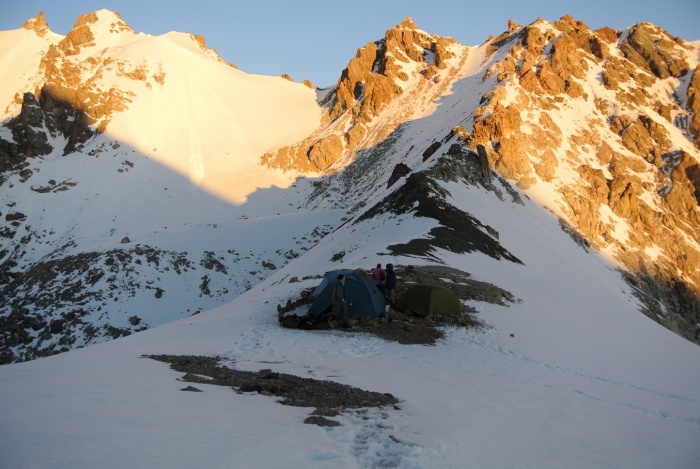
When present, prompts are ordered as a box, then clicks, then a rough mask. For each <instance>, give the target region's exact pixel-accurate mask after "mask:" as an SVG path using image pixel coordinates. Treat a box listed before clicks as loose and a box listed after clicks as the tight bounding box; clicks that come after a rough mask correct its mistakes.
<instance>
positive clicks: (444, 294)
mask: <svg viewBox="0 0 700 469" xmlns="http://www.w3.org/2000/svg"><path fill="white" fill-rule="evenodd" d="M399 308H401V309H403V310H406V311H411V312H412V313H414V314H416V315H417V316H420V317H423V318H424V317H427V316H436V315H443V316H446V315H453V314H461V313H462V302H461V301H460V300H459V298H458V297H457V295H455V294H454V293H453V292H452V290H450V289H449V288H445V287H441V286H438V285H413V286H411V287H408V288H407V289H406V291H405V292H404V293H403V294H402V295H401V298H399Z"/></svg>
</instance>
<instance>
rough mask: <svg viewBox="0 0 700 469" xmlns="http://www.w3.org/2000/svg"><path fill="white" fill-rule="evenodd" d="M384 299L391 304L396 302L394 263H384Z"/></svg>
mask: <svg viewBox="0 0 700 469" xmlns="http://www.w3.org/2000/svg"><path fill="white" fill-rule="evenodd" d="M384 286H385V288H386V295H385V297H386V299H387V301H389V303H391V304H395V303H396V272H394V264H387V265H386V282H385V285H384Z"/></svg>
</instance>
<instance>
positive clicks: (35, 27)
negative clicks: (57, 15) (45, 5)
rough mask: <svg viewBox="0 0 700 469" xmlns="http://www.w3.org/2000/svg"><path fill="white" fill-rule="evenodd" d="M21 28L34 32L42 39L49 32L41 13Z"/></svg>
mask: <svg viewBox="0 0 700 469" xmlns="http://www.w3.org/2000/svg"><path fill="white" fill-rule="evenodd" d="M22 27H23V28H24V29H29V30H30V31H34V32H35V33H36V34H37V36H39V37H44V36H45V35H46V33H48V32H49V31H50V30H49V25H48V23H47V22H46V17H45V16H44V12H43V11H40V12H39V13H37V15H36V17H35V18H31V19H29V20H27V21H26V22H25V23H24V25H23V26H22Z"/></svg>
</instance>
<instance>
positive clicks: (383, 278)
mask: <svg viewBox="0 0 700 469" xmlns="http://www.w3.org/2000/svg"><path fill="white" fill-rule="evenodd" d="M381 277H382V281H385V280H386V270H384V269H382V274H381Z"/></svg>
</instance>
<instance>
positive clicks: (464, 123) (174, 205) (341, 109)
mask: <svg viewBox="0 0 700 469" xmlns="http://www.w3.org/2000/svg"><path fill="white" fill-rule="evenodd" d="M0 47H1V48H2V54H1V55H0V61H1V63H2V68H1V70H2V77H1V78H2V80H3V83H6V84H8V85H7V86H4V87H3V89H2V90H0V92H2V93H3V94H2V95H0V99H2V101H0V107H1V108H2V109H4V111H3V114H2V118H3V126H2V127H0V151H1V152H2V159H1V160H0V161H1V162H2V167H1V168H0V169H2V191H1V192H0V197H2V220H0V223H1V224H2V228H1V229H2V248H1V249H0V255H2V260H1V261H2V268H1V271H0V282H1V285H2V288H3V298H6V301H4V302H3V305H2V309H0V323H1V324H2V329H3V331H4V333H3V337H2V343H0V354H1V356H2V362H4V363H8V362H12V361H17V360H27V359H32V358H35V357H38V356H44V355H50V354H53V353H56V352H61V351H66V350H69V349H73V348H76V347H81V346H85V345H89V344H93V343H97V342H101V341H103V340H106V339H111V338H117V337H120V336H123V335H127V334H130V333H132V332H135V331H140V330H143V329H146V328H149V327H153V326H157V325H160V324H164V323H167V322H170V321H172V320H174V319H178V318H182V317H185V316H189V315H191V314H194V313H196V312H202V311H206V310H209V309H211V308H213V307H216V306H218V305H221V304H225V303H227V302H228V301H230V300H231V299H233V298H235V297H236V296H238V295H239V294H241V293H242V292H243V291H245V290H247V289H249V288H250V287H252V286H253V285H256V284H257V283H259V282H260V281H263V280H264V279H266V278H267V277H269V275H270V274H271V273H273V272H275V271H277V270H279V269H280V268H281V267H282V266H284V265H285V264H286V263H287V262H289V261H290V260H291V259H294V258H296V257H297V256H299V255H300V254H302V253H304V252H305V251H307V250H308V249H309V248H311V247H312V246H315V245H316V244H317V243H319V244H320V245H324V244H326V243H328V242H329V241H328V239H329V238H325V236H326V235H327V234H328V233H330V232H332V231H333V230H336V229H337V228H339V227H340V226H341V224H342V223H344V222H345V221H347V220H349V219H352V218H353V217H363V215H362V214H363V212H365V211H366V210H367V209H368V208H370V207H375V210H374V211H373V212H371V213H372V214H376V213H377V211H379V212H384V211H386V210H394V211H395V210H397V209H396V207H393V206H391V205H390V204H391V202H390V201H391V198H392V197H396V196H397V194H398V193H399V192H400V191H402V190H407V188H408V190H410V187H411V184H412V183H413V182H411V183H408V184H407V183H406V181H412V180H411V178H410V177H409V178H406V177H405V176H408V175H409V174H412V173H413V174H415V175H416V176H417V174H421V173H420V172H419V171H420V169H421V168H423V167H424V166H425V165H429V166H432V165H433V164H434V163H435V161H437V160H438V159H439V158H441V157H443V156H444V155H449V156H447V157H448V158H455V157H460V155H461V157H464V158H466V159H469V158H473V157H474V154H475V153H474V151H475V149H476V147H477V146H478V145H479V144H481V145H484V147H485V148H486V149H487V158H488V163H489V165H490V166H491V167H492V168H493V169H494V170H495V171H496V173H497V174H498V175H500V176H502V177H504V178H506V179H507V180H508V181H510V183H512V184H514V185H515V186H516V187H517V189H514V190H517V191H519V192H521V193H522V194H523V195H526V196H527V197H528V198H530V199H532V200H534V201H536V202H537V203H538V204H539V205H540V206H541V207H543V208H546V209H547V210H549V211H551V213H553V215H554V216H556V217H557V218H558V219H559V220H560V224H561V226H562V228H563V229H564V230H566V231H567V232H570V233H571V234H572V236H574V237H576V238H577V239H578V240H579V242H580V243H582V244H584V245H585V246H586V249H590V250H591V252H597V253H598V254H599V255H601V256H603V258H605V259H607V261H606V262H611V263H612V265H615V267H616V268H620V270H621V272H622V275H624V276H625V277H626V278H627V280H628V281H629V282H630V284H631V285H633V287H634V289H635V294H637V295H638V296H639V298H640V299H641V301H642V303H643V306H641V307H640V310H642V311H643V312H644V313H646V314H647V315H648V316H649V317H652V318H653V319H654V320H656V321H658V322H660V323H662V324H664V325H665V326H667V327H669V328H670V329H672V330H674V331H675V332H677V333H679V334H681V335H682V336H684V337H686V338H688V339H690V340H693V341H696V342H697V341H698V337H697V331H698V327H699V326H698V325H697V324H698V323H699V322H700V316H699V315H700V309H699V306H698V304H699V303H698V295H699V294H700V293H699V292H700V287H699V285H700V280H699V279H700V277H699V276H700V270H699V268H698V266H699V265H700V245H699V244H698V243H699V240H700V236H699V231H698V227H699V226H700V223H699V221H698V220H699V218H698V217H699V213H700V211H699V209H698V197H699V194H700V189H699V188H700V179H699V178H700V171H698V160H699V156H698V155H699V152H698V138H700V137H698V135H700V134H699V133H698V130H699V129H700V117H698V116H699V115H700V113H699V112H698V111H699V109H698V106H700V98H698V96H697V90H698V89H700V87H699V84H700V83H699V82H700V72H698V71H697V63H698V48H699V45H698V43H687V42H684V41H683V40H682V39H679V38H673V37H670V36H669V35H668V34H667V33H665V32H664V31H662V30H660V29H659V28H657V27H655V26H653V25H651V24H641V25H636V26H634V27H632V28H630V29H629V30H626V31H613V30H611V29H609V28H603V29H601V30H598V31H591V30H590V29H588V28H587V27H586V26H585V25H583V24H582V23H580V22H577V21H575V20H574V19H572V18H570V17H564V18H562V19H561V20H559V21H557V22H554V23H550V22H547V21H544V20H541V19H540V20H537V21H536V22H534V23H533V24H531V25H528V26H525V27H521V26H519V25H516V24H512V23H511V24H509V25H508V31H506V32H504V33H503V34H501V35H500V36H499V37H495V38H490V39H489V40H488V41H486V42H485V43H484V44H481V45H480V46H476V47H470V46H465V45H460V44H458V43H456V42H455V41H454V40H452V39H450V38H443V37H438V36H434V35H431V34H429V33H427V32H425V31H422V30H420V29H419V28H418V27H417V26H416V25H415V24H413V22H412V21H411V20H410V19H407V20H406V21H404V22H402V23H401V24H399V25H397V26H396V27H394V28H392V29H390V30H388V31H387V33H386V35H385V37H384V38H383V39H381V40H379V41H376V42H371V43H369V44H367V45H366V46H364V47H362V48H361V49H359V50H358V54H357V56H356V57H355V58H353V59H352V60H351V61H350V62H349V64H348V67H347V68H346V69H345V70H344V71H343V73H342V75H341V77H340V79H339V81H338V83H337V86H335V87H333V88H331V89H327V90H314V89H313V87H312V85H310V84H309V83H305V84H300V83H293V82H291V81H289V80H287V79H285V78H282V77H265V76H254V75H248V74H246V73H244V72H242V71H239V70H237V69H236V68H235V67H234V66H232V65H231V64H227V63H225V62H223V61H222V60H221V59H220V58H219V57H218V55H217V54H216V52H215V51H213V50H211V49H208V48H207V47H206V43H205V41H204V39H203V38H201V37H194V36H191V35H188V34H182V33H168V34H165V35H163V36H159V37H153V36H150V35H147V34H144V33H135V32H134V31H133V30H132V29H131V28H130V27H129V26H128V25H127V24H126V23H125V22H124V21H123V20H122V19H121V18H120V17H119V16H118V15H117V14H115V13H112V12H109V11H106V10H101V11H98V12H95V13H92V14H90V15H87V16H82V17H80V18H79V19H78V21H77V22H76V24H75V26H74V28H73V30H71V31H70V32H69V33H68V34H67V35H66V36H65V37H63V36H60V35H56V34H54V33H52V32H51V31H50V30H49V28H48V26H47V24H46V22H45V20H44V18H43V15H41V14H40V15H38V16H37V18H35V19H32V20H29V21H28V22H27V23H26V24H25V25H24V27H23V28H21V29H18V30H13V31H4V32H1V33H0ZM470 155H471V156H470ZM261 163H262V164H261ZM450 171H452V169H451V170H450ZM450 177H456V176H450ZM387 181H391V182H392V184H391V186H390V187H387ZM435 184H438V186H440V185H441V183H435ZM413 192H414V193H412V194H410V197H414V198H415V197H419V198H420V197H421V195H420V194H417V193H416V192H417V191H415V190H414V191H413ZM425 196H426V194H423V195H422V197H425ZM415 203H418V202H417V201H416V202H415ZM453 205H454V204H453V203H451V202H447V203H445V204H443V205H442V206H438V207H437V209H436V210H432V211H430V210H428V209H424V210H423V212H421V211H420V210H418V211H413V212H412V211H411V207H408V206H407V207H404V208H403V209H402V213H403V212H406V216H407V219H412V218H413V216H409V215H408V214H411V213H413V215H416V214H417V215H420V217H419V219H420V220H422V221H423V223H429V225H430V224H434V225H435V226H432V225H431V230H433V229H438V225H440V226H442V227H443V228H442V229H447V230H449V231H451V232H452V233H454V232H455V230H456V231H459V230H460V229H461V228H460V227H461V225H459V224H458V223H456V222H455V221H454V220H455V218H454V217H452V216H451V215H450V213H452V211H449V210H445V207H452V206H453ZM453 211H454V210H453ZM458 212H459V210H458ZM368 213H370V212H368ZM466 213H471V211H470V210H466ZM364 218H367V215H366V214H365V215H364ZM292 219H293V220H295V222H291V221H290V220H292ZM300 219H306V222H305V223H301V224H297V223H296V220H300ZM428 220H432V221H430V222H428ZM450 223H452V224H450ZM477 225H478V226H479V227H480V228H479V229H480V230H481V231H484V230H485V229H486V228H485V227H486V226H487V225H488V223H485V222H483V220H481V221H479V220H477ZM288 227H295V228H293V229H291V228H288ZM491 228H493V229H495V231H497V232H499V233H501V232H502V230H500V229H498V228H497V227H495V228H494V227H491ZM401 232H402V233H404V235H403V236H404V237H405V238H406V239H405V243H408V244H411V243H410V242H413V244H411V246H416V245H420V244H421V242H420V240H425V239H430V238H435V239H436V241H435V243H432V244H434V245H431V243H430V242H428V243H427V245H428V247H427V248H421V249H418V250H417V251H416V249H413V248H412V249H411V250H409V251H406V250H400V249H398V248H396V247H395V246H394V245H395V243H396V242H398V241H397V240H394V241H390V240H387V243H388V244H387V246H384V247H382V248H381V249H380V251H382V252H387V253H388V254H398V253H400V252H404V253H409V254H411V255H412V256H417V257H418V258H424V259H425V258H426V256H427V257H428V259H429V258H430V257H431V255H429V253H428V252H427V251H430V250H431V249H434V248H436V247H438V246H440V247H443V248H446V249H448V250H450V251H455V252H465V251H472V250H474V249H477V250H478V249H491V248H486V247H482V248H480V247H476V248H475V247H464V246H462V244H465V243H466V244H469V240H462V242H461V243H457V246H455V245H444V246H443V245H442V244H441V242H440V240H439V236H436V235H435V233H434V232H433V231H430V230H429V232H428V233H427V234H426V232H425V228H424V227H422V225H421V228H420V229H419V230H418V231H413V230H410V229H407V227H406V226H403V225H402V227H401ZM484 232H487V231H484ZM457 235H459V233H457ZM487 237H489V238H493V239H491V240H490V241H489V243H490V244H493V245H495V246H498V248H499V249H501V250H505V251H509V248H508V246H503V243H502V241H499V239H498V238H494V237H493V235H492V234H489V235H488V236H487ZM193 238H194V239H198V240H200V242H199V243H197V245H196V247H192V246H191V245H190V242H189V240H190V239H193ZM423 244H425V243H423ZM443 244H444V243H443ZM317 250H318V248H317ZM337 251H339V252H340V251H345V252H346V257H345V259H350V254H351V253H353V252H354V251H355V250H354V249H353V247H352V246H338V247H337ZM310 255H311V254H309V256H310ZM365 255H366V254H363V255H362V257H364V256H365ZM516 257H518V256H517V255H516ZM307 258H308V256H307ZM314 268H315V267H314Z"/></svg>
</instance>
